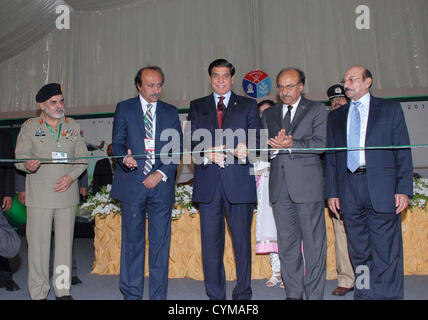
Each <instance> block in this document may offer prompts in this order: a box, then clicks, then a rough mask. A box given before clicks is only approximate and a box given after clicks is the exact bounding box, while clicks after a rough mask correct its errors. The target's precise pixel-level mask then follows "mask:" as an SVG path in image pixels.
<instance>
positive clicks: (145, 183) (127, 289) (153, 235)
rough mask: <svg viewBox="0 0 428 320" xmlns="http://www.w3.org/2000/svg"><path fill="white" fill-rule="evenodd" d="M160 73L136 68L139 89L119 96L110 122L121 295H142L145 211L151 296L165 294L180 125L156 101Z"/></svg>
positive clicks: (166, 107)
mask: <svg viewBox="0 0 428 320" xmlns="http://www.w3.org/2000/svg"><path fill="white" fill-rule="evenodd" d="M163 83H164V75H163V72H162V70H161V69H160V68H159V67H156V66H149V67H145V68H142V69H140V70H139V71H138V73H137V75H136V77H135V86H136V87H137V89H138V91H139V92H140V95H139V96H137V97H135V98H131V99H128V100H125V101H122V102H120V103H119V104H118V105H117V107H116V112H115V116H114V123H113V154H114V155H115V156H124V158H119V159H118V160H117V163H118V167H117V169H116V172H115V176H114V181H113V186H112V191H111V196H112V197H113V198H116V199H118V200H120V201H121V205H122V248H121V260H120V279H119V287H120V290H121V292H122V294H123V296H124V298H125V299H126V300H136V299H141V298H142V297H143V282H144V252H145V228H146V213H147V216H148V237H149V243H150V244H149V269H150V277H149V295H150V299H166V296H167V284H168V262H169V248H170V240H171V208H172V205H173V203H174V201H175V195H174V181H175V173H176V169H177V165H178V163H179V162H180V156H179V153H180V151H181V146H182V131H181V125H180V121H179V118H178V110H177V108H176V107H174V106H172V105H170V104H167V103H165V102H163V101H160V100H159V98H160V95H161V93H162V87H163Z"/></svg>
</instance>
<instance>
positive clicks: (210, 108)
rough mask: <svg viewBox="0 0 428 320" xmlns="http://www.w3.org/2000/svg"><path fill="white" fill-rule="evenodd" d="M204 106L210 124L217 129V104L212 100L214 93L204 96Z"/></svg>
mask: <svg viewBox="0 0 428 320" xmlns="http://www.w3.org/2000/svg"><path fill="white" fill-rule="evenodd" d="M205 108H206V112H207V114H208V118H209V119H210V121H211V124H212V125H213V127H214V128H215V129H218V119H217V106H216V105H215V102H214V93H212V94H210V95H209V96H208V97H206V98H205Z"/></svg>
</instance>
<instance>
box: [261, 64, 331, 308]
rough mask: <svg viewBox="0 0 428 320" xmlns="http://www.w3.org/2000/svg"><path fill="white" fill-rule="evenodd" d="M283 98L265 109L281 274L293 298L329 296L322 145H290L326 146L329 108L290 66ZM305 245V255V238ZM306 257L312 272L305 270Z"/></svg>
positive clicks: (283, 74)
mask: <svg viewBox="0 0 428 320" xmlns="http://www.w3.org/2000/svg"><path fill="white" fill-rule="evenodd" d="M276 83H277V87H278V94H279V98H280V99H281V103H279V104H277V105H275V106H273V107H271V108H269V109H267V110H266V111H265V112H264V113H263V126H264V128H266V129H268V132H269V140H268V144H269V145H270V146H271V147H272V148H275V149H282V150H280V151H279V152H278V151H273V153H272V156H271V157H272V160H271V173H270V176H269V198H270V201H271V202H272V207H273V214H274V218H275V224H276V228H277V230H278V251H279V257H280V261H281V266H283V267H284V268H282V267H281V274H282V278H283V280H284V282H285V293H286V296H287V299H303V292H305V295H306V299H308V300H309V299H317V300H319V299H323V297H324V287H325V267H326V248H327V245H326V229H325V218H324V181H323V170H322V166H321V160H320V154H321V153H322V151H317V150H310V151H298V150H294V151H290V150H284V149H289V148H324V147H325V143H326V125H327V109H326V107H325V106H324V105H323V104H322V103H320V102H315V101H311V100H308V99H306V98H304V97H302V95H301V94H302V91H303V88H304V85H305V74H304V73H303V71H301V70H299V69H296V68H286V69H283V70H281V71H280V72H279V73H278V76H277V78H276ZM302 241H303V247H304V258H305V259H304V260H303V256H302V251H301V242H302ZM304 261H305V263H306V264H305V267H306V276H304Z"/></svg>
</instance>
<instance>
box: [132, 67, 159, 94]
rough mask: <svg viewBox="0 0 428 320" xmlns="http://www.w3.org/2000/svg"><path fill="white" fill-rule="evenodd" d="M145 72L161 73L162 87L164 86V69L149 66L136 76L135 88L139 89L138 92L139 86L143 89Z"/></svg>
mask: <svg viewBox="0 0 428 320" xmlns="http://www.w3.org/2000/svg"><path fill="white" fill-rule="evenodd" d="M144 70H153V71H157V72H159V73H160V74H161V76H162V85H163V83H164V81H165V77H164V75H163V72H162V69H161V68H159V67H158V66H147V67H143V68H141V69H140V70H138V72H137V74H136V75H135V78H134V83H135V88H137V90H138V86H140V87H141V73H142V72H143V71H144Z"/></svg>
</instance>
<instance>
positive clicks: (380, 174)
mask: <svg viewBox="0 0 428 320" xmlns="http://www.w3.org/2000/svg"><path fill="white" fill-rule="evenodd" d="M372 82H373V77H372V75H371V73H370V71H369V70H367V69H366V68H364V67H362V66H353V67H351V68H349V69H348V70H347V71H346V73H345V77H344V80H343V84H344V88H345V92H346V95H347V96H348V97H349V98H350V99H351V102H350V103H349V104H347V105H344V106H343V107H341V108H339V109H336V110H333V111H332V112H331V113H330V114H329V117H328V124H327V147H330V148H334V147H348V148H351V149H349V150H348V151H346V150H340V151H329V152H327V154H326V198H327V199H328V205H329V208H330V209H331V210H332V211H333V213H334V214H336V215H337V216H338V215H339V211H340V213H341V214H343V219H344V223H345V228H346V231H347V234H348V248H349V255H350V258H351V261H352V265H353V267H354V270H355V271H356V278H357V281H356V285H355V299H403V243H402V235H401V215H400V213H401V212H402V211H403V210H404V209H405V208H406V207H407V205H408V198H409V197H412V195H413V180H412V175H413V165H412V156H411V151H410V149H409V148H397V149H393V148H391V149H388V148H386V149H385V148H380V149H366V150H364V149H358V148H363V147H375V146H394V145H397V146H404V145H409V144H410V142H409V134H408V131H407V126H406V122H405V119H404V114H403V111H402V109H401V105H400V103H398V102H394V101H389V100H383V99H379V98H376V97H374V96H372V95H370V93H369V89H370V87H371V85H372ZM359 275H360V277H362V278H361V281H359ZM368 279H369V280H368ZM363 280H365V281H363Z"/></svg>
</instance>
